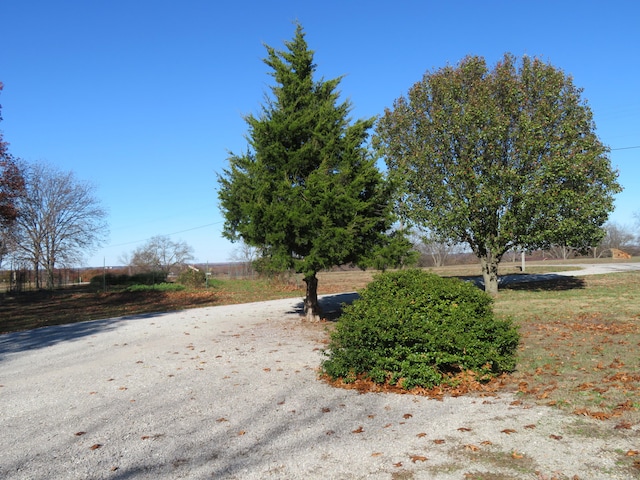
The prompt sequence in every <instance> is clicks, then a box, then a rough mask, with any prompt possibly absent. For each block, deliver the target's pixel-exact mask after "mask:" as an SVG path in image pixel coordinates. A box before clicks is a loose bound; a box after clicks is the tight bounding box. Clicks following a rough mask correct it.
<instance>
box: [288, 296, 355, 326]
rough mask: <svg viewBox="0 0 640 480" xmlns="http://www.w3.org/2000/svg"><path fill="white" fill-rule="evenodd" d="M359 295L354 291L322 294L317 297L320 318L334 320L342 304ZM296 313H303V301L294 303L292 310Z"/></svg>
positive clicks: (340, 310)
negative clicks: (320, 312)
mask: <svg viewBox="0 0 640 480" xmlns="http://www.w3.org/2000/svg"><path fill="white" fill-rule="evenodd" d="M358 297H359V295H358V294H357V293H356V292H350V293H337V294H335V295H322V296H321V297H319V298H318V303H319V304H320V309H321V310H322V318H324V319H325V320H328V321H330V322H335V321H336V320H337V319H338V318H339V317H340V315H341V314H342V306H343V304H345V305H351V303H353V301H354V300H355V299H357V298H358ZM287 313H295V314H297V315H304V303H302V302H300V303H298V304H296V306H295V307H294V310H293V311H292V312H287Z"/></svg>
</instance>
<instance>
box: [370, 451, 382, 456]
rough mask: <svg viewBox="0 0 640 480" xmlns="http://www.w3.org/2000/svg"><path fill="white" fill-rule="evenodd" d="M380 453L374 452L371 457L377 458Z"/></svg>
mask: <svg viewBox="0 0 640 480" xmlns="http://www.w3.org/2000/svg"><path fill="white" fill-rule="evenodd" d="M382 454H383V453H382V452H374V453H372V454H371V456H372V457H379V456H380V455H382Z"/></svg>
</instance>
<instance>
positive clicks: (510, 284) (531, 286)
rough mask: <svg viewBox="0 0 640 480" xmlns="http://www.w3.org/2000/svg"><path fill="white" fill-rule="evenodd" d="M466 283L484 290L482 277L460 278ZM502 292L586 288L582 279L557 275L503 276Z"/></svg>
mask: <svg viewBox="0 0 640 480" xmlns="http://www.w3.org/2000/svg"><path fill="white" fill-rule="evenodd" d="M458 278H460V279H461V280H464V281H466V282H472V283H473V284H475V286H476V287H478V288H481V289H484V280H483V279H482V277H458ZM498 285H499V287H500V289H502V290H519V291H528V292H541V291H563V290H575V289H581V288H584V287H585V281H584V280H583V279H582V278H579V277H574V276H568V275H558V274H555V273H538V274H535V273H534V274H527V273H521V274H514V275H502V276H501V277H500V278H499V279H498Z"/></svg>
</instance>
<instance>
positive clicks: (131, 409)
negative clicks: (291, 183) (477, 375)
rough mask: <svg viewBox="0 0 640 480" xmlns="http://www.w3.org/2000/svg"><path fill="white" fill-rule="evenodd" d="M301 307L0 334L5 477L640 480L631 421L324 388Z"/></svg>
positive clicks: (506, 400) (315, 338) (495, 400)
mask: <svg viewBox="0 0 640 480" xmlns="http://www.w3.org/2000/svg"><path fill="white" fill-rule="evenodd" d="M348 298H349V296H348V295H347V296H344V295H343V296H339V295H338V296H331V297H325V298H323V299H322V301H323V302H325V303H326V304H329V303H332V304H333V305H334V306H335V305H336V304H337V303H339V302H340V301H341V300H345V299H348ZM300 306H301V304H300V301H299V300H295V299H287V300H278V301H270V302H261V303H253V304H245V305H232V306H221V307H209V308H199V309H194V310H186V311H180V312H174V313H162V314H154V315H140V316H135V317H125V318H116V319H109V320H100V321H93V322H85V323H80V324H73V325H65V326H57V327H47V328H42V329H38V330H34V331H28V332H20V333H13V334H7V335H2V336H0V412H1V413H0V415H1V420H0V432H1V434H0V478H3V479H12V480H13V479H16V480H17V479H134V478H135V479H155V480H157V479H175V478H187V479H210V478H228V479H236V478H237V479H269V478H273V479H298V478H299V479H315V478H318V479H320V478H322V479H325V478H331V479H357V478H375V479H431V478H434V479H444V480H446V479H464V478H484V479H494V480H495V479H498V480H499V479H551V478H558V479H565V478H568V479H571V478H579V479H583V480H584V479H605V478H607V479H632V478H638V470H635V469H633V468H632V467H629V462H624V461H622V460H623V457H624V454H625V452H627V451H629V450H639V449H640V442H639V437H640V429H639V427H638V426H637V425H636V426H634V427H633V429H631V430H625V431H620V430H614V429H613V424H609V423H607V422H598V421H596V420H592V419H589V418H587V417H579V416H576V415H566V414H563V413H562V412H560V411H558V410H555V409H551V408H546V407H539V406H532V405H527V404H524V403H521V402H519V401H518V400H517V399H516V398H514V397H513V396H512V395H511V394H507V393H504V394H500V395H499V396H497V397H472V396H469V397H459V398H446V399H445V400H444V401H437V400H432V399H428V398H422V397H414V396H410V395H397V394H373V393H368V394H358V393H357V392H354V391H350V390H342V389H335V388H332V387H330V386H328V385H326V384H325V383H323V382H321V381H319V380H318V379H317V370H316V369H317V367H318V365H319V363H320V361H321V359H322V352H321V349H322V348H323V346H324V343H323V340H324V339H325V333H324V330H323V327H322V326H309V325H307V324H304V323H302V321H301V320H300V317H299V308H300ZM625 465H626V466H625ZM472 474H475V475H472Z"/></svg>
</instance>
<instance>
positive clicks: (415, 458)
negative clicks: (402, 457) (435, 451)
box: [409, 455, 428, 463]
mask: <svg viewBox="0 0 640 480" xmlns="http://www.w3.org/2000/svg"><path fill="white" fill-rule="evenodd" d="M409 458H411V461H412V462H413V463H416V462H426V461H427V460H428V458H427V457H423V456H422V455H411V457H409Z"/></svg>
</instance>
